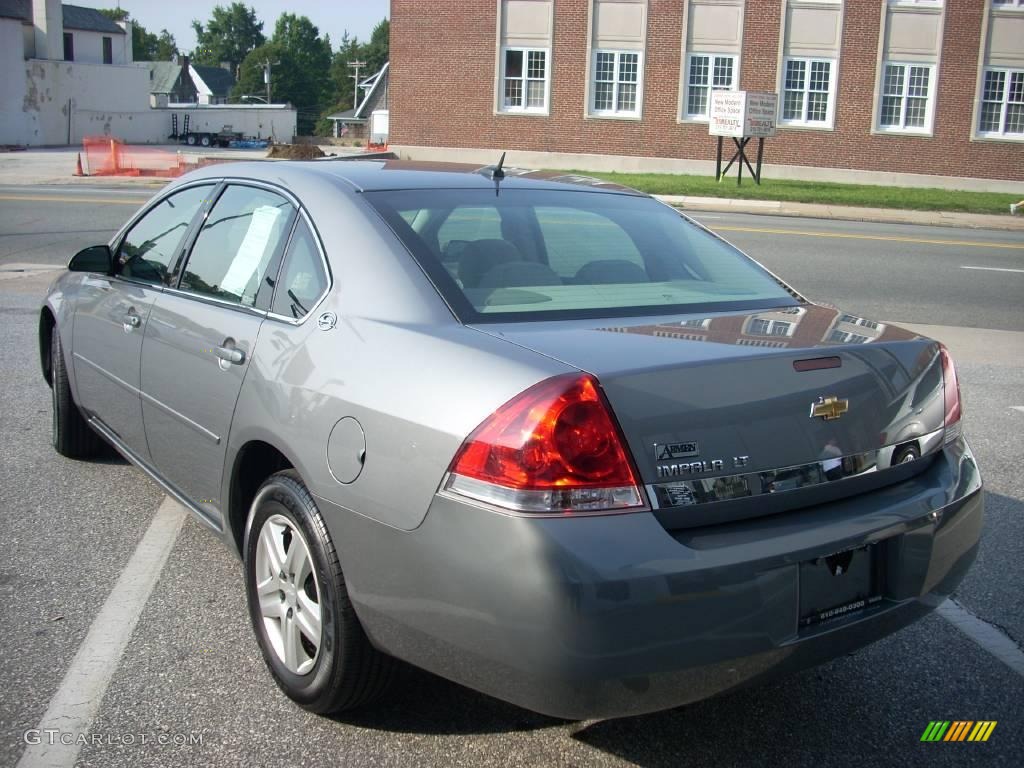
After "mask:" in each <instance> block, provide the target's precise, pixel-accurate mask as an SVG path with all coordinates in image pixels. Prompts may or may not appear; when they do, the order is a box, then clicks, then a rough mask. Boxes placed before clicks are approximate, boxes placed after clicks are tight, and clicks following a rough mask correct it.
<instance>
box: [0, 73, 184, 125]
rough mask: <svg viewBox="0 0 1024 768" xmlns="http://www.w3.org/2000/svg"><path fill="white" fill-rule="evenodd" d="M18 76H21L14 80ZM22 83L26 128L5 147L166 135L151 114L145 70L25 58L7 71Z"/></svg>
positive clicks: (10, 78)
mask: <svg viewBox="0 0 1024 768" xmlns="http://www.w3.org/2000/svg"><path fill="white" fill-rule="evenodd" d="M19 73H24V74H23V76H22V77H18V75H19ZM5 79H9V80H10V81H12V82H14V81H19V80H20V81H22V83H23V85H24V96H23V98H22V105H19V108H22V107H23V109H24V113H25V123H26V126H25V130H24V132H23V135H22V136H21V137H20V138H16V139H13V140H10V139H0V141H6V142H7V143H14V144H29V145H46V144H67V143H68V133H69V126H70V139H71V143H72V144H77V143H78V142H80V141H81V140H82V137H83V136H92V135H97V134H100V135H111V136H117V137H118V138H121V139H124V140H125V141H130V142H147V141H149V142H152V141H156V140H157V139H158V137H160V138H162V136H166V135H167V133H169V132H170V131H169V129H167V130H164V129H163V128H161V129H160V130H163V134H162V136H161V134H160V133H159V131H157V126H158V124H159V123H162V121H160V120H159V119H158V118H156V117H153V116H151V115H150V110H149V70H148V69H146V68H144V67H135V66H130V65H129V66H116V65H110V64H84V63H82V62H78V61H76V62H69V61H44V60H42V59H30V60H28V61H23V62H20V66H19V67H18V68H12V69H11V70H10V76H9V78H5Z"/></svg>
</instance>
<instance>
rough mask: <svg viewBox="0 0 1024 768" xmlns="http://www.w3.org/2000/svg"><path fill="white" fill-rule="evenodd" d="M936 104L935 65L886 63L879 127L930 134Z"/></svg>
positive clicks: (888, 129)
mask: <svg viewBox="0 0 1024 768" xmlns="http://www.w3.org/2000/svg"><path fill="white" fill-rule="evenodd" d="M934 100H935V65H934V64H898V63H894V62H886V63H885V64H884V65H883V69H882V96H881V103H880V104H879V108H878V127H879V129H880V130H883V131H901V132H905V133H929V132H930V131H931V127H932V113H933V111H934Z"/></svg>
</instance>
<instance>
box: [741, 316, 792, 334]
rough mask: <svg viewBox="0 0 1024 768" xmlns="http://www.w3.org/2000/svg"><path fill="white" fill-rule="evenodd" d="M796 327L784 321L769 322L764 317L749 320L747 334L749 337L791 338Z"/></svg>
mask: <svg viewBox="0 0 1024 768" xmlns="http://www.w3.org/2000/svg"><path fill="white" fill-rule="evenodd" d="M795 327H796V326H795V325H794V324H793V323H788V322H786V321H785V320H769V319H767V318H764V317H755V318H753V319H751V321H750V326H749V327H748V328H747V333H748V334H749V335H751V336H792V335H793V329H794V328H795Z"/></svg>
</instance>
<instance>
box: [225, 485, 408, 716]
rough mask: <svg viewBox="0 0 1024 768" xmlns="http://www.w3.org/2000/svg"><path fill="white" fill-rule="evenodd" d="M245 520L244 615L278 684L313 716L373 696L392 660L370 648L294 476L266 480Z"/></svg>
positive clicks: (319, 523)
mask: <svg viewBox="0 0 1024 768" xmlns="http://www.w3.org/2000/svg"><path fill="white" fill-rule="evenodd" d="M250 514H251V521H250V525H249V528H248V533H247V538H246V543H245V586H246V593H247V596H248V603H249V617H250V619H251V620H252V625H253V629H254V631H255V632H256V639H257V640H258V642H259V645H260V650H261V651H262V652H263V659H264V661H265V662H266V664H267V667H268V668H269V669H270V672H271V674H272V675H273V677H274V680H275V681H276V682H277V684H278V686H279V687H280V688H281V690H282V691H284V692H285V694H287V695H288V697H289V698H291V699H292V700H293V701H295V702H296V703H298V704H300V705H301V706H303V707H304V708H306V709H308V710H311V711H313V712H318V713H321V714H325V713H328V712H336V711H340V710H344V709H352V708H354V707H358V706H360V705H362V704H366V703H368V702H370V701H372V700H373V699H375V698H377V697H378V696H380V695H381V694H382V693H383V692H384V690H385V689H386V687H387V685H388V683H389V682H390V680H391V676H392V670H393V665H394V660H393V659H391V658H390V657H388V656H385V655H384V654H382V653H380V652H379V651H377V650H376V649H375V648H373V646H371V645H370V641H369V640H368V639H367V637H366V633H365V632H364V631H363V628H362V625H361V624H360V623H359V619H358V617H357V616H356V614H355V610H354V609H353V607H352V603H351V601H350V600H349V597H348V591H347V590H346V588H345V577H344V574H343V573H342V570H341V565H340V563H339V562H338V554H337V551H336V549H335V547H334V544H333V542H332V541H331V537H330V534H329V533H328V532H327V527H326V525H325V524H324V520H323V517H322V516H321V515H320V511H319V509H317V506H316V503H315V502H314V501H313V497H312V495H311V494H310V493H309V491H308V490H307V489H306V486H305V485H304V484H303V483H302V481H301V479H300V478H299V476H298V474H297V473H296V472H295V471H294V470H287V471H284V472H278V473H277V474H275V475H272V476H271V477H270V478H268V479H267V481H266V482H264V483H263V485H262V486H261V487H260V490H259V491H258V492H257V494H256V500H255V501H254V502H253V507H252V511H251V512H250Z"/></svg>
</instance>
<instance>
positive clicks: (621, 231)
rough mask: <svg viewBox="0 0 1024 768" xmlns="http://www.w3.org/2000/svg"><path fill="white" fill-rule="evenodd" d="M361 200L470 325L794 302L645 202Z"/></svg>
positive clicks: (458, 196) (566, 196) (754, 268)
mask: <svg viewBox="0 0 1024 768" xmlns="http://www.w3.org/2000/svg"><path fill="white" fill-rule="evenodd" d="M366 198H367V200H368V201H369V202H370V203H371V205H373V206H374V207H375V208H376V209H377V211H378V212H379V213H380V214H381V215H382V216H383V217H384V219H385V220H386V221H387V222H388V224H389V225H390V226H391V228H392V229H393V230H394V231H395V234H397V235H398V237H399V238H400V239H401V240H402V242H403V243H404V244H405V246H406V247H407V248H408V249H409V251H410V252H411V253H412V254H413V256H414V257H415V258H416V260H417V261H418V262H419V263H420V265H421V267H422V268H423V269H424V271H425V272H426V273H427V275H428V276H429V277H430V278H431V280H433V282H434V284H435V285H436V286H437V288H438V290H439V291H440V292H441V294H442V296H443V297H444V299H445V301H447V302H448V305H449V306H450V307H451V308H452V309H453V310H454V312H455V314H456V315H457V316H458V318H459V319H460V320H461V321H462V322H464V323H471V322H510V321H517V320H545V319H555V318H564V319H572V318H587V317H609V316H628V315H655V314H665V313H673V312H697V311H719V310H732V309H762V308H766V307H782V306H795V305H796V304H797V301H796V300H795V299H794V298H793V296H792V295H791V294H790V293H789V292H788V291H787V290H786V288H785V287H784V286H783V285H781V284H780V283H779V282H778V281H777V280H776V279H775V278H773V277H772V276H771V275H770V274H768V273H767V272H766V271H765V270H764V269H762V268H761V267H759V266H758V265H757V264H755V263H754V262H753V261H751V260H750V259H748V258H747V257H746V256H744V255H743V254H741V253H740V252H739V251H737V250H736V249H735V248H733V247H731V246H729V245H727V244H726V243H724V242H723V241H721V240H719V239H718V238H716V237H714V236H712V235H709V234H708V233H706V232H704V231H703V230H702V229H700V228H699V227H697V226H695V225H693V224H691V223H690V222H688V221H687V220H686V219H685V218H683V217H682V216H681V215H679V214H678V213H677V212H675V211H674V210H672V209H671V208H669V207H667V206H665V205H662V204H661V203H658V202H656V201H655V200H652V199H650V198H645V197H636V196H632V195H618V194H597V193H593V192H585V191H579V192H577V191H560V190H559V191H541V190H523V189H502V190H500V193H499V194H495V192H494V190H479V189H473V190H470V189H452V190H436V189H435V190H406V191H389V192H370V193H367V194H366Z"/></svg>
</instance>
